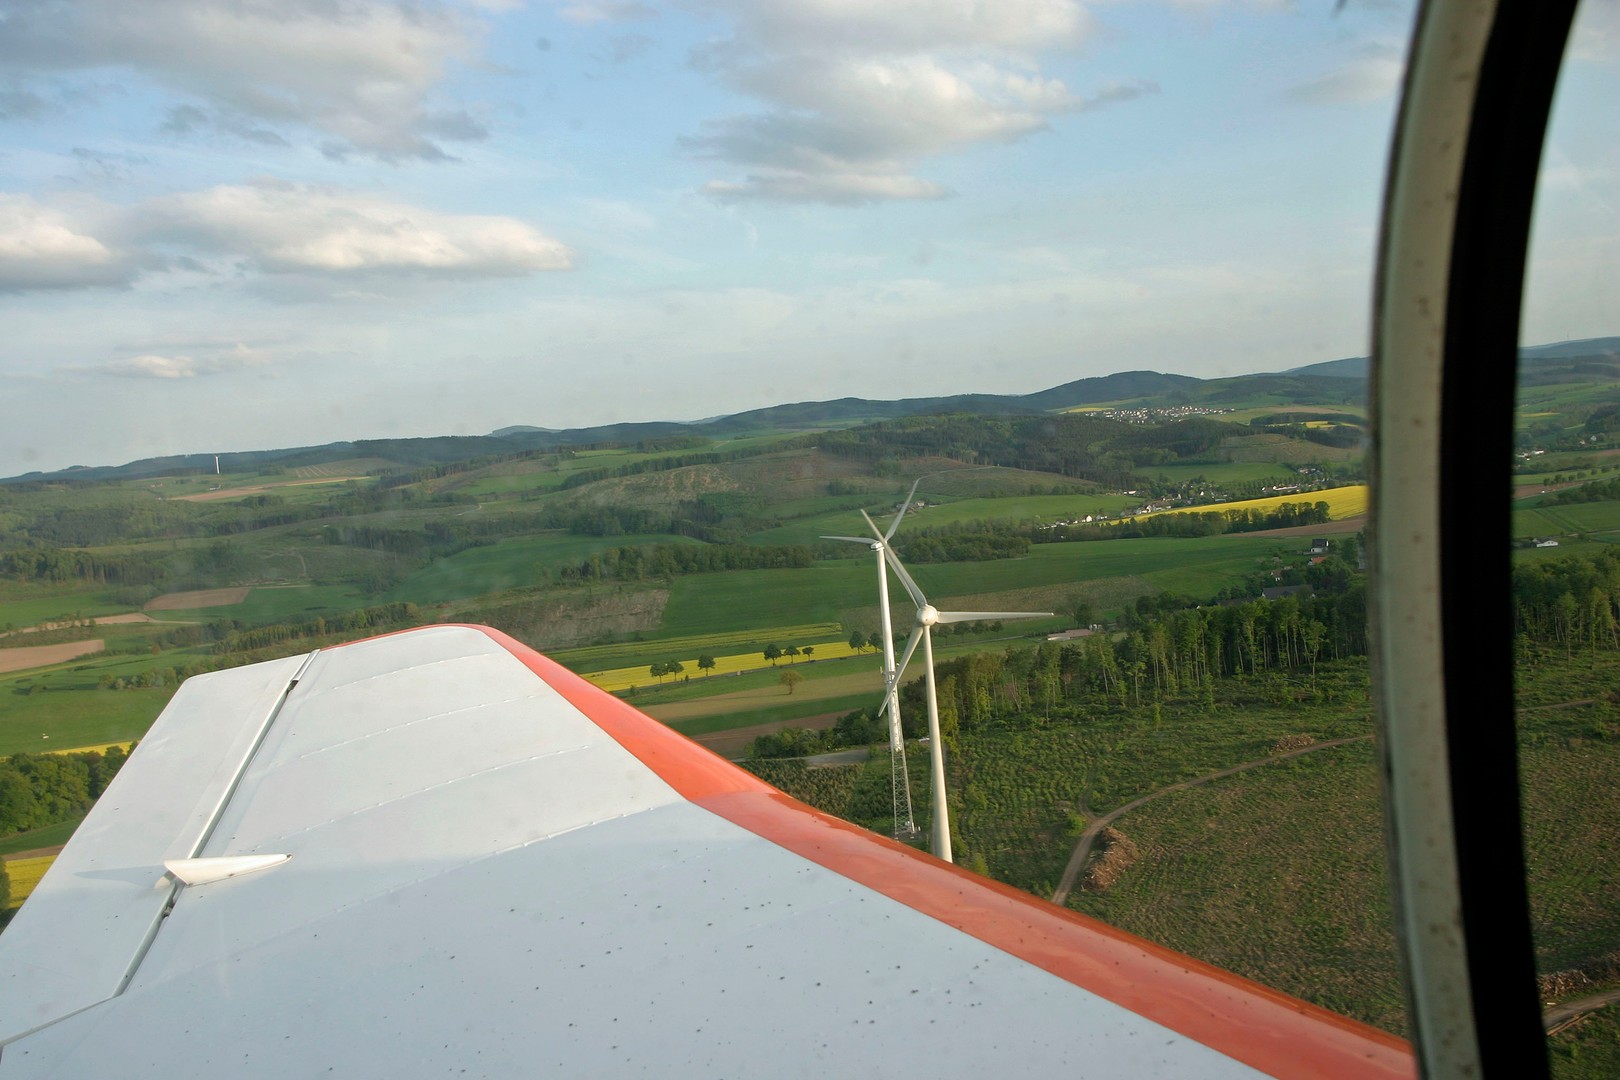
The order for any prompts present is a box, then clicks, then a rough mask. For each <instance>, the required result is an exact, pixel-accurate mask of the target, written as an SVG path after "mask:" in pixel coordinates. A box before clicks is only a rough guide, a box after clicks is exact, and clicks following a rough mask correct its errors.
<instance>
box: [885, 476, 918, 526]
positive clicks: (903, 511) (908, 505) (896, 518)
mask: <svg viewBox="0 0 1620 1080" xmlns="http://www.w3.org/2000/svg"><path fill="white" fill-rule="evenodd" d="M920 483H922V477H920V476H919V477H917V479H916V480H915V481H914V482H913V483H912V485H911V490H910V491H908V492H906V501H905V502H903V503H901V504H900V512H899V513H898V514H896V515H894V521H893V522H892V523H891V524H890V525H889V531H888V532H886V533H884V534H883V539H884V540H885V541H888V540H893V539H894V533H895V530H896V529H898V528H900V522H901V521H903V520H905V516H906V511H907V510H910V509H911V500H912V499H913V498H914V497H915V496H916V494H917V485H918V484H920Z"/></svg>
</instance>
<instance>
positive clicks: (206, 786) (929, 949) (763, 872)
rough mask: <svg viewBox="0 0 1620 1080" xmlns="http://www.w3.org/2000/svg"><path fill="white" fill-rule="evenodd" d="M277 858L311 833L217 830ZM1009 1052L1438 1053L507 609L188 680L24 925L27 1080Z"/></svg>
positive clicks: (854, 1067) (1250, 1062)
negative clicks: (696, 716)
mask: <svg viewBox="0 0 1620 1080" xmlns="http://www.w3.org/2000/svg"><path fill="white" fill-rule="evenodd" d="M250 856H266V857H269V856H286V858H264V859H259V860H255V861H253V862H249V863H234V862H233V863H212V862H208V861H207V860H216V859H227V858H237V857H250ZM186 860H190V861H186ZM166 861H170V862H173V863H174V864H175V865H176V866H177V867H179V870H177V871H176V872H173V873H170V872H166V871H165V869H164V864H165V862H166ZM249 868H251V872H248V869H249ZM186 881H191V882H193V883H192V884H186V883H185V882H186ZM1008 1069H1013V1070H1016V1071H1017V1072H1018V1073H1020V1074H1030V1075H1038V1074H1040V1073H1042V1072H1046V1073H1048V1074H1049V1075H1053V1076H1058V1075H1062V1076H1087V1077H1092V1076H1113V1077H1143V1076H1187V1077H1228V1076H1231V1077H1237V1076H1252V1075H1257V1074H1272V1075H1299V1076H1332V1077H1347V1076H1405V1075H1411V1074H1412V1063H1411V1058H1410V1054H1409V1051H1408V1050H1407V1048H1406V1046H1405V1044H1404V1043H1401V1042H1399V1041H1398V1040H1395V1039H1393V1038H1391V1037H1389V1036H1385V1035H1382V1034H1380V1033H1378V1032H1375V1031H1372V1030H1371V1029H1368V1028H1365V1027H1362V1026H1360V1025H1358V1024H1355V1023H1353V1022H1351V1021H1347V1020H1344V1019H1341V1018H1339V1017H1336V1016H1333V1015H1332V1014H1329V1013H1326V1012H1323V1011H1321V1010H1319V1009H1315V1008H1313V1007H1311V1006H1308V1005H1305V1004H1303V1003H1300V1002H1297V1001H1294V1000H1293V999H1290V998H1287V997H1285V996H1284V995H1281V994H1277V993H1275V992H1272V991H1269V990H1265V989H1263V988H1261V987H1257V986H1254V985H1253V984H1250V983H1247V982H1244V981H1243V980H1240V979H1237V978H1235V977H1233V976H1231V975H1227V974H1225V973H1222V972H1218V971H1215V970H1214V969H1211V968H1207V967H1204V966H1202V965H1199V964H1197V963H1196V962H1194V961H1191V960H1188V959H1186V958H1184V957H1180V956H1178V955H1176V954H1174V953H1170V952H1168V951H1166V950H1163V949H1160V948H1158V947H1157V946H1153V945H1151V944H1148V943H1145V942H1142V941H1139V940H1137V939H1134V938H1131V937H1129V936H1128V935H1125V934H1122V933H1120V932H1118V931H1115V930H1112V929H1110V928H1108V927H1105V926H1102V925H1100V924H1097V923H1094V922H1091V921H1089V920H1086V919H1084V918H1081V917H1079V916H1075V915H1072V914H1070V913H1067V912H1064V911H1062V910H1060V909H1058V908H1055V907H1052V906H1050V905H1048V904H1046V903H1045V902H1044V901H1041V900H1037V899H1035V898H1033V897H1029V896H1026V895H1024V894H1022V893H1018V892H1016V891H1014V890H1011V889H1008V888H1005V887H1002V886H999V885H996V884H994V883H991V882H987V881H985V880H984V879H981V878H977V877H975V876H973V875H971V874H968V873H966V872H964V871H961V870H959V869H957V868H955V867H951V866H948V865H945V864H943V863H940V862H938V861H936V860H934V859H932V858H930V857H928V856H926V855H922V854H919V853H917V852H915V851H913V850H911V849H909V848H905V847H902V846H901V845H897V844H894V843H891V842H889V841H888V840H886V839H884V838H882V837H879V836H876V835H874V834H870V833H867V832H865V831H863V830H860V829H857V828H854V827H853V826H850V825H847V824H845V823H843V822H839V821H836V820H834V819H831V818H828V817H826V816H824V815H821V814H818V813H817V812H815V811H813V810H810V809H809V808H807V807H804V806H802V805H800V804H798V803H796V802H794V801H793V800H791V799H788V798H787V797H786V796H784V795H782V794H780V793H779V792H776V791H775V790H774V789H771V788H769V787H768V786H767V785H764V784H762V783H761V782H759V781H758V780H756V779H755V778H753V777H752V776H749V775H748V774H746V773H743V772H741V771H740V770H738V769H735V768H734V767H732V766H731V765H729V764H727V763H726V762H723V761H721V760H719V759H718V758H715V757H714V756H713V755H711V754H709V753H708V752H707V751H705V750H702V749H701V748H699V747H697V746H696V745H695V744H693V743H690V742H689V741H687V740H686V739H684V738H682V737H681V736H679V735H677V734H675V733H673V732H671V731H670V730H669V729H667V728H665V727H663V726H662V725H660V724H658V723H657V722H655V721H652V720H650V719H648V718H647V717H645V716H643V715H641V714H640V713H637V712H636V711H635V710H633V709H632V708H630V707H629V706H627V705H625V704H624V703H623V702H621V701H619V700H618V699H616V698H613V697H612V696H610V695H608V694H605V693H603V692H601V691H599V690H597V689H596V688H594V687H592V686H590V685H589V684H588V683H585V682H584V681H583V680H581V679H579V678H578V677H577V676H574V675H572V674H570V673H569V672H567V671H565V670H564V669H562V668H560V667H558V666H557V665H555V664H553V663H552V662H551V661H549V660H546V659H545V658H543V657H541V656H539V655H538V654H535V653H533V652H532V651H530V650H528V649H527V648H525V647H524V646H522V645H520V644H518V643H517V642H515V641H513V640H511V639H510V638H508V637H506V636H505V635H503V634H501V633H499V632H498V631H493V630H488V629H486V628H481V627H433V628H428V629H424V630H418V631H412V632H409V633H405V634H397V635H392V636H388V637H382V638H376V639H373V640H370V641H365V642H359V643H355V644H352V645H345V646H342V647H339V648H335V649H329V650H324V651H321V652H318V653H315V654H312V655H311V656H310V657H307V658H305V657H300V658H294V659H290V660H283V661H275V662H272V663H268V664H259V665H255V666H253V667H247V668H241V669H237V670H234V671H229V672H223V673H219V674H215V675H206V676H201V677H198V678H195V679H192V680H190V681H189V682H187V683H186V684H185V686H184V687H182V689H181V691H180V692H179V694H177V695H176V697H175V699H174V701H173V702H172V703H171V704H170V706H169V708H168V709H167V710H165V712H164V713H163V715H162V716H161V717H160V718H159V719H158V721H157V724H156V725H155V726H154V727H153V729H152V731H151V733H150V735H149V736H148V737H147V738H146V739H145V740H144V741H143V742H142V743H141V744H140V746H139V747H138V749H137V750H136V752H135V753H134V755H133V756H132V757H131V759H130V761H129V763H128V764H127V765H126V766H125V767H124V769H123V771H122V772H121V773H120V774H119V776H118V778H117V779H116V780H115V781H114V783H113V784H112V785H111V786H110V787H109V789H108V791H107V792H106V794H105V795H103V796H102V798H101V800H100V802H99V803H98V804H97V806H96V808H95V809H94V810H93V811H92V813H91V815H90V816H89V818H87V819H86V821H85V823H84V825H83V826H82V827H81V828H80V829H79V831H78V832H77V833H76V834H75V836H74V837H73V840H72V841H71V842H70V843H69V844H68V846H67V848H66V850H64V851H63V853H62V855H61V857H60V858H59V859H58V860H57V862H56V865H55V866H54V867H53V868H52V869H51V871H50V873H49V874H48V875H47V876H46V878H45V880H44V881H43V882H41V884H40V886H39V888H38V889H37V891H36V892H35V893H34V894H33V896H32V897H31V898H30V899H29V900H28V902H27V903H26V904H25V905H24V906H23V908H22V910H21V911H20V912H19V913H18V915H17V917H16V919H15V920H14V922H13V923H12V925H11V926H10V928H9V929H7V931H6V932H5V933H4V934H3V935H0V1080H12V1078H16V1077H45V1076H50V1077H64V1078H66V1077H71V1078H75V1080H79V1078H84V1080H92V1078H98V1077H148V1076H150V1077H156V1076H162V1077H165V1078H168V1077H205V1076H206V1077H218V1076H233V1077H237V1076H240V1077H277V1078H280V1077H289V1076H300V1077H302V1076H337V1077H390V1078H392V1077H404V1076H410V1077H418V1076H438V1075H450V1076H461V1075H466V1076H498V1077H519V1076H522V1077H529V1076H536V1075H556V1076H629V1075H639V1074H648V1075H655V1076H704V1077H721V1076H734V1077H735V1076H806V1077H810V1076H815V1077H820V1076H829V1075H843V1076H871V1075H893V1074H898V1073H901V1072H908V1073H909V1072H913V1071H915V1072H916V1073H918V1074H919V1075H927V1076H966V1075H974V1076H978V1075H983V1074H985V1073H987V1072H989V1073H991V1074H992V1075H994V1074H995V1072H996V1071H998V1070H1000V1071H1005V1070H1008Z"/></svg>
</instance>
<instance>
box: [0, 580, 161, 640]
mask: <svg viewBox="0 0 1620 1080" xmlns="http://www.w3.org/2000/svg"><path fill="white" fill-rule="evenodd" d="M106 591H107V590H106V589H104V588H98V587H94V586H85V585H63V586H58V587H49V586H38V585H29V586H24V585H21V584H19V583H17V582H13V581H6V582H0V629H4V628H5V627H6V626H7V625H8V624H9V625H11V626H15V627H23V626H38V625H39V624H40V623H43V622H45V621H46V620H48V619H53V618H56V617H59V616H62V615H68V614H72V613H75V612H77V613H78V614H79V616H80V617H82V618H93V617H95V616H97V615H117V614H119V613H121V612H125V611H129V610H130V606H129V605H128V604H123V605H120V604H116V603H113V602H111V601H109V600H108V599H106Z"/></svg>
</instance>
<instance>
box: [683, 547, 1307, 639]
mask: <svg viewBox="0 0 1620 1080" xmlns="http://www.w3.org/2000/svg"><path fill="white" fill-rule="evenodd" d="M1299 549H1300V541H1299V540H1297V539H1290V538H1282V539H1278V538H1270V537H1251V536H1243V535H1233V536H1220V537H1207V538H1193V539H1187V538H1181V537H1164V538H1143V539H1128V540H1100V541H1087V542H1072V543H1063V544H1036V545H1035V546H1033V547H1032V548H1031V549H1030V552H1029V554H1028V555H1027V556H1024V557H1022V558H1017V559H997V560H992V561H989V562H974V563H930V564H926V565H920V566H915V567H912V568H911V570H912V576H913V577H914V578H916V580H917V582H918V584H919V585H920V586H921V587H922V589H923V591H924V592H925V593H926V594H927V595H928V598H929V600H931V601H932V602H933V603H935V604H936V605H938V606H944V605H945V604H947V603H948V602H949V601H950V600H951V599H952V598H956V597H972V596H979V595H983V594H986V593H1001V592H1009V591H1012V590H1020V589H1025V590H1027V589H1032V588H1038V587H1046V588H1051V589H1053V590H1058V589H1059V588H1060V587H1062V586H1069V585H1074V584H1076V583H1079V582H1085V581H1097V580H1101V579H1105V578H1116V577H1137V578H1141V579H1142V580H1144V581H1146V582H1147V583H1148V584H1149V585H1151V586H1152V587H1154V588H1157V589H1163V590H1167V591H1170V592H1173V593H1178V594H1181V595H1185V596H1192V597H1208V596H1213V595H1214V594H1215V593H1216V592H1219V591H1220V590H1221V589H1222V588H1225V587H1227V586H1230V585H1233V584H1236V583H1238V582H1240V581H1241V580H1242V579H1244V578H1245V577H1246V576H1248V575H1249V574H1252V573H1253V572H1254V571H1255V570H1257V569H1259V568H1260V566H1261V564H1262V562H1263V561H1264V560H1266V559H1269V558H1270V557H1271V556H1273V555H1284V554H1291V553H1296V552H1298V551H1299ZM872 577H873V570H872V566H871V564H870V563H869V562H868V561H867V560H866V559H864V558H856V559H847V560H843V559H841V560H836V561H831V562H825V563H820V564H818V565H816V566H814V567H812V568H810V569H808V570H733V571H728V572H726V573H722V574H702V575H692V576H690V577H683V578H678V579H676V581H675V583H674V586H673V588H672V590H671V594H670V601H669V606H668V608H667V609H666V610H665V613H664V626H663V629H664V630H665V631H666V632H668V633H671V634H697V633H705V632H710V631H713V630H718V629H722V628H725V627H733V626H736V625H738V624H744V625H747V624H757V625H777V624H779V623H781V622H783V621H786V620H787V619H789V618H793V619H800V620H803V619H816V620H825V621H828V622H833V621H837V620H838V619H839V617H840V612H844V611H848V610H851V609H855V608H868V607H870V606H871V605H872V603H873V596H872V594H873V592H874V588H873V581H872ZM895 591H896V592H898V590H895ZM897 599H898V597H897ZM1051 610H1057V609H1055V608H1053V609H1051ZM1060 614H1061V612H1060ZM902 625H903V623H902Z"/></svg>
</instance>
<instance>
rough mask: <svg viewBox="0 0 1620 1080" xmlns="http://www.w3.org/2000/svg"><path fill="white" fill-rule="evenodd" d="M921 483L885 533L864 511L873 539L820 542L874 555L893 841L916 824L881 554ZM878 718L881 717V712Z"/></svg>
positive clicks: (913, 487)
mask: <svg viewBox="0 0 1620 1080" xmlns="http://www.w3.org/2000/svg"><path fill="white" fill-rule="evenodd" d="M922 482H923V478H921V477H919V478H918V479H917V482H916V483H914V484H912V485H911V490H910V491H908V492H906V501H905V502H903V503H901V504H900V512H899V513H897V514H895V515H894V521H893V522H892V523H891V524H890V525H889V531H888V532H880V531H878V527H877V525H876V524H874V523H873V521H872V519H871V518H870V517H866V511H864V510H863V511H861V516H862V517H866V523H867V524H868V525H871V526H872V535H873V536H874V537H876V539H875V540H869V539H867V538H866V537H864V536H823V537H822V539H823V540H847V541H849V542H850V543H854V544H865V545H866V546H867V547H869V548H871V549H872V551H874V552H875V553H876V554H877V572H878V610H879V611H881V612H882V616H883V693H884V700H883V711H886V712H887V713H888V714H889V789H890V793H891V795H892V798H893V800H894V835H895V838H896V839H901V838H910V837H912V836H915V835H917V822H916V821H915V819H913V818H912V816H911V775H910V773H908V772H907V771H906V736H905V732H904V731H902V730H901V727H900V697H899V680H898V679H896V678H895V675H894V626H893V624H892V622H891V621H890V616H889V575H888V573H887V571H886V570H885V569H884V554H885V552H887V551H888V547H889V540H890V539H891V538H892V537H893V536H894V533H895V530H896V529H898V528H900V522H901V521H902V520H904V519H905V516H906V511H907V510H909V509H911V499H912V497H913V496H914V495H916V494H917V484H920V483H922ZM879 715H882V714H881V713H880V714H879Z"/></svg>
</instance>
